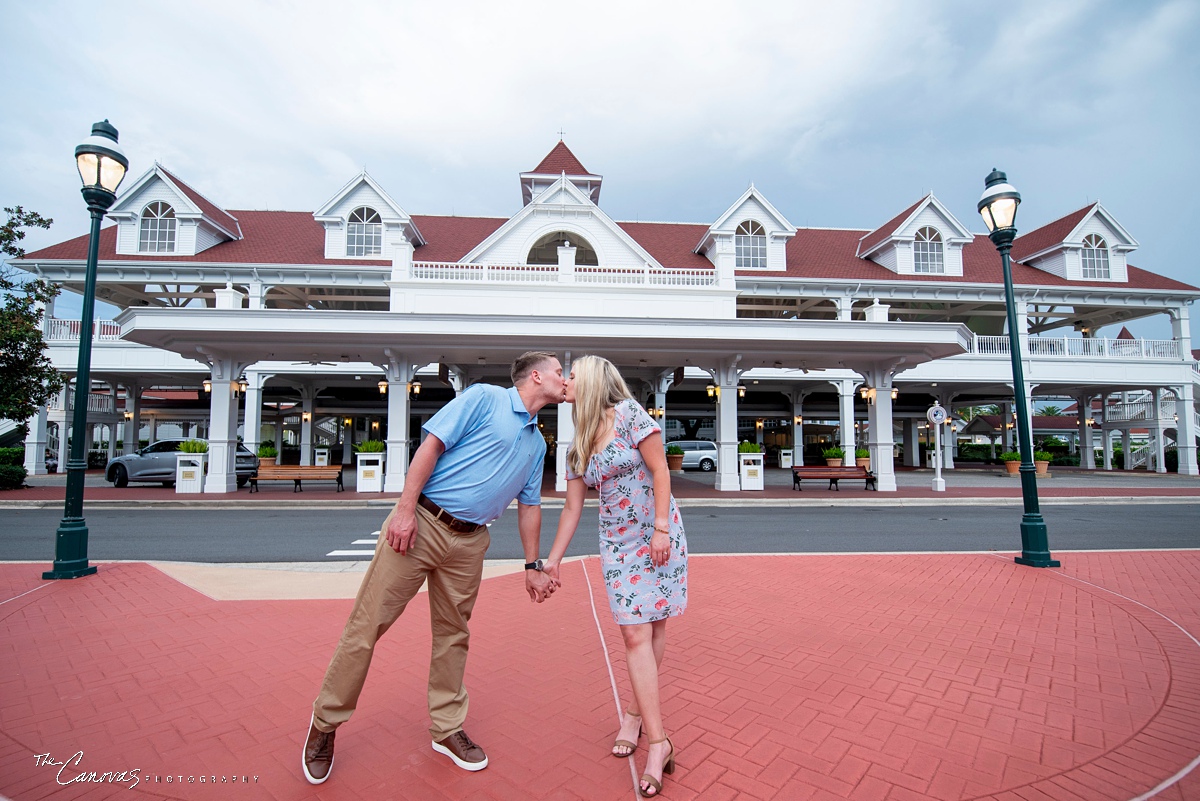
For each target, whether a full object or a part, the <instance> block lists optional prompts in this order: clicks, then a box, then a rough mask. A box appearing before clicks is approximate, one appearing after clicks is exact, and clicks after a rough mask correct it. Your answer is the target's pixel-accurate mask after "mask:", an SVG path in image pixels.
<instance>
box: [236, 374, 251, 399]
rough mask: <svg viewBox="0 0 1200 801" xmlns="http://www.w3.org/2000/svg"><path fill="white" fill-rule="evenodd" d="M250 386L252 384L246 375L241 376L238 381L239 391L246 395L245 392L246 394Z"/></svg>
mask: <svg viewBox="0 0 1200 801" xmlns="http://www.w3.org/2000/svg"><path fill="white" fill-rule="evenodd" d="M249 386H250V384H249V383H247V381H246V376H242V377H241V378H239V379H238V382H237V388H238V392H240V393H242V394H243V395H245V394H246V389H247V388H248V387H249Z"/></svg>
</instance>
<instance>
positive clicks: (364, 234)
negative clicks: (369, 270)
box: [346, 206, 383, 256]
mask: <svg viewBox="0 0 1200 801" xmlns="http://www.w3.org/2000/svg"><path fill="white" fill-rule="evenodd" d="M381 253H383V220H382V219H380V217H379V212H377V211H375V209H373V208H371V207H370V206H359V207H358V208H357V209H355V210H354V211H352V212H350V220H349V224H348V225H347V227H346V255H347V256H377V255H379V254H381Z"/></svg>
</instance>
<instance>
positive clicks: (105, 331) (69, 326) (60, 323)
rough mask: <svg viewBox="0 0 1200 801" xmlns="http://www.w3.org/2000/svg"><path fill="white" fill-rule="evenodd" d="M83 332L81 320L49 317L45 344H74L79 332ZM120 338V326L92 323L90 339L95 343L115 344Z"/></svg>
mask: <svg viewBox="0 0 1200 801" xmlns="http://www.w3.org/2000/svg"><path fill="white" fill-rule="evenodd" d="M82 330H83V321H82V320H60V319H59V318H57V317H50V318H49V319H47V320H46V341H47V342H75V341H77V340H78V339H79V332H80V331H82ZM120 338H121V326H119V325H117V324H116V323H114V322H113V321H112V320H96V321H95V322H93V323H92V339H93V340H95V341H97V342H116V341H117V340H119V339H120Z"/></svg>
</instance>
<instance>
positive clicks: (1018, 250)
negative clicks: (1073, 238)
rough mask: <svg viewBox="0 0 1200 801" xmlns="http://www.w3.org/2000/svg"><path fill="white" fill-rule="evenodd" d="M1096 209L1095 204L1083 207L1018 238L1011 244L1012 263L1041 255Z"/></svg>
mask: <svg viewBox="0 0 1200 801" xmlns="http://www.w3.org/2000/svg"><path fill="white" fill-rule="evenodd" d="M1095 207H1096V204H1095V203H1090V204H1088V205H1087V206H1084V207H1083V208H1082V209H1080V210H1079V211H1073V212H1071V213H1070V214H1068V215H1067V216H1066V217H1060V218H1058V219H1057V220H1055V221H1054V222H1051V223H1047V224H1046V225H1043V226H1042V227H1041V228H1035V229H1033V230H1032V231H1030V232H1029V233H1027V234H1022V235H1021V236H1018V237H1017V239H1016V241H1015V242H1013V248H1012V258H1013V260H1014V261H1024V260H1025V259H1027V258H1029V257H1030V256H1032V255H1033V254H1035V253H1041V252H1042V251H1043V250H1045V249H1046V248H1051V247H1054V246H1055V245H1057V244H1058V243H1059V242H1062V241H1063V240H1064V239H1066V238H1067V235H1068V234H1069V233H1071V232H1072V231H1074V230H1075V226H1077V225H1079V221H1080V220H1082V219H1083V218H1084V217H1085V216H1086V215H1087V214H1088V212H1090V211H1091V210H1092V209H1094V208H1095Z"/></svg>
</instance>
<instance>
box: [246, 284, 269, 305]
mask: <svg viewBox="0 0 1200 801" xmlns="http://www.w3.org/2000/svg"><path fill="white" fill-rule="evenodd" d="M246 290H247V308H250V309H265V308H267V285H266V284H264V283H263V282H262V281H251V282H250V283H249V284H247V285H246Z"/></svg>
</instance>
